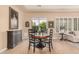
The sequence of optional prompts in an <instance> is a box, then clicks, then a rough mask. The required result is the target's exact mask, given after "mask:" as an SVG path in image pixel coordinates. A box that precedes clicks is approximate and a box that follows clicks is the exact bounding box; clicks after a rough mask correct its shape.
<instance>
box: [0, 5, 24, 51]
mask: <svg viewBox="0 0 79 59" xmlns="http://www.w3.org/2000/svg"><path fill="white" fill-rule="evenodd" d="M10 7H12V8H13V9H15V10H16V11H17V12H18V13H19V29H22V20H23V18H24V13H23V12H22V11H21V10H20V9H19V8H17V7H16V6H10ZM8 30H9V6H8V5H6V6H3V5H1V6H0V50H1V49H4V48H7V31H8Z"/></svg>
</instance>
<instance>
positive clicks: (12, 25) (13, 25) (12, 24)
mask: <svg viewBox="0 0 79 59" xmlns="http://www.w3.org/2000/svg"><path fill="white" fill-rule="evenodd" d="M18 22H19V21H18V12H17V11H15V10H14V9H13V8H11V7H9V29H18Z"/></svg>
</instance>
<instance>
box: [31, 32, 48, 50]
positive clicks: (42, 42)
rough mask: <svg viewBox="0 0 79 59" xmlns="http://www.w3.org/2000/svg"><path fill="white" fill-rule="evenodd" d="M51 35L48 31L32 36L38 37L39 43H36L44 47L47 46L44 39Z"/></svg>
mask: <svg viewBox="0 0 79 59" xmlns="http://www.w3.org/2000/svg"><path fill="white" fill-rule="evenodd" d="M48 37H49V35H48V34H47V33H45V34H42V33H40V34H39V33H36V34H34V35H33V36H32V38H33V39H38V40H39V43H38V44H37V45H36V47H37V48H41V49H42V48H44V47H45V43H44V41H43V40H45V39H47V38H48Z"/></svg>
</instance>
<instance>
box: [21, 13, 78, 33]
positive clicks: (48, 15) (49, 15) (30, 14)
mask: <svg viewBox="0 0 79 59" xmlns="http://www.w3.org/2000/svg"><path fill="white" fill-rule="evenodd" d="M37 16H44V17H47V18H48V21H50V20H52V21H54V20H55V18H56V17H60V16H64V17H66V16H68V17H69V16H70V17H73V16H79V12H51V13H50V12H47V13H45V12H44V13H40V12H38V13H37V12H36V13H33V12H28V13H26V17H25V19H24V20H23V24H25V22H26V21H30V20H31V17H37ZM23 26H24V25H23ZM30 27H31V21H30ZM27 30H28V28H27V27H23V34H24V33H27Z"/></svg>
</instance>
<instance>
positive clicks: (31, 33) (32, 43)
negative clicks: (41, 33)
mask: <svg viewBox="0 0 79 59" xmlns="http://www.w3.org/2000/svg"><path fill="white" fill-rule="evenodd" d="M34 34H35V33H34V31H33V30H32V29H28V35H29V47H28V49H29V50H30V47H31V46H33V52H34V53H35V45H36V43H38V41H36V39H33V38H32V36H33V35H34Z"/></svg>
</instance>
